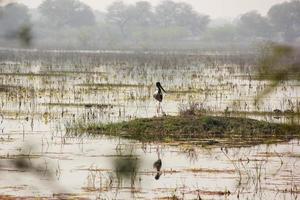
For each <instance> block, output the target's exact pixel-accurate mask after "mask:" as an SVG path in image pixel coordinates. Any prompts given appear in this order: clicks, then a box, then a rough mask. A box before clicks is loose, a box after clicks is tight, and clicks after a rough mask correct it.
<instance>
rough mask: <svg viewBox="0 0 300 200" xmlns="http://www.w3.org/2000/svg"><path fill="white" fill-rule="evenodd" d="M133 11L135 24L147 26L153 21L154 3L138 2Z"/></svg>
mask: <svg viewBox="0 0 300 200" xmlns="http://www.w3.org/2000/svg"><path fill="white" fill-rule="evenodd" d="M132 11H133V19H134V23H135V25H137V26H141V27H145V26H149V25H151V24H152V23H153V21H154V20H153V18H154V14H153V12H152V5H151V4H150V3H149V2H147V1H139V2H137V3H136V4H135V7H134V8H133V9H132Z"/></svg>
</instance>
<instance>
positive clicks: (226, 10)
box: [18, 0, 285, 19]
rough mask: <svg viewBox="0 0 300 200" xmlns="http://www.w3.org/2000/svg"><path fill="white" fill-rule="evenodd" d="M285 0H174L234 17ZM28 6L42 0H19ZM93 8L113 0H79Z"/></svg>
mask: <svg viewBox="0 0 300 200" xmlns="http://www.w3.org/2000/svg"><path fill="white" fill-rule="evenodd" d="M284 1H285V0H242V1H241V0H210V1H207V0H175V2H185V3H188V4H190V5H192V6H193V7H194V8H195V10H197V11H198V12H201V13H205V14H208V15H210V16H211V17H212V18H231V19H232V18H235V17H236V16H238V15H240V14H243V13H245V12H247V11H249V10H257V11H258V12H259V13H260V14H263V15H264V14H266V13H267V12H268V10H269V9H270V8H271V6H272V5H274V4H276V3H282V2H284ZM18 2H19V3H23V4H25V5H27V6H28V7H30V8H37V7H38V6H39V5H40V4H41V3H42V2H43V0H34V1H32V0H20V1H18ZM81 2H83V3H85V4H87V5H89V6H90V7H91V8H93V9H97V10H100V11H105V10H106V8H107V7H108V6H109V5H110V4H111V3H112V2H113V0H81ZM124 2H125V3H130V4H131V3H136V2H138V0H125V1H124ZM160 2H162V0H151V4H152V5H158V4H159V3H160Z"/></svg>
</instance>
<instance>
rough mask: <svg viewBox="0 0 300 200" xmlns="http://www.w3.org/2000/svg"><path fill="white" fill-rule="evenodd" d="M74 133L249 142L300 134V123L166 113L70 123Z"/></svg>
mask: <svg viewBox="0 0 300 200" xmlns="http://www.w3.org/2000/svg"><path fill="white" fill-rule="evenodd" d="M66 127H67V133H68V134H72V135H76V136H79V135H83V134H88V135H108V136H117V137H122V138H127V139H134V140H139V141H142V142H168V143H169V142H180V141H190V142H192V141H193V142H194V141H201V142H200V144H202V145H218V144H221V145H223V144H227V145H233V146H247V145H255V144H269V143H275V142H278V141H288V140H290V139H293V138H299V136H300V126H298V125H285V124H275V123H269V122H264V121H258V120H253V119H246V118H234V117H217V116H201V115H187V116H184V115H181V116H165V117H154V118H142V119H135V120H132V121H128V122H120V123H111V124H97V123H88V124H87V123H83V122H76V123H74V124H68V126H66Z"/></svg>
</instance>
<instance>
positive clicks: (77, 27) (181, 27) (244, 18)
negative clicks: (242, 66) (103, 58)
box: [0, 0, 300, 49]
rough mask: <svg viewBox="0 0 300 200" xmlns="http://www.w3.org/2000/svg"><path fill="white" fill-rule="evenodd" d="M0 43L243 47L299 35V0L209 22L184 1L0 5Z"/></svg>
mask: <svg viewBox="0 0 300 200" xmlns="http://www.w3.org/2000/svg"><path fill="white" fill-rule="evenodd" d="M0 27H1V28H0V46H3V47H18V46H19V45H20V43H19V41H22V43H21V45H23V46H30V47H39V48H56V49H164V48H165V49H168V48H169V49H172V48H175V49H177V48H179V49H185V48H210V47H211V48H213V47H222V46H224V47H226V46H230V45H232V46H239V45H240V46H247V45H251V44H253V43H257V42H264V41H280V42H287V43H292V42H295V41H299V40H300V1H289V2H285V3H281V4H276V5H274V6H272V7H271V8H270V10H269V11H268V13H267V15H266V16H262V15H260V14H259V13H258V12H256V11H250V12H247V13H245V14H243V15H241V16H239V17H237V19H236V20H234V21H233V22H227V23H222V24H219V25H213V20H211V19H210V18H209V16H207V15H204V14H201V13H199V12H197V11H195V10H194V9H193V7H192V6H191V5H189V4H187V3H183V2H179V3H177V2H173V1H171V0H165V1H163V2H161V3H160V4H158V5H157V6H152V5H151V4H150V3H149V2H147V1H139V2H137V3H135V4H125V3H124V2H122V1H115V2H113V3H112V4H111V5H109V6H108V8H107V11H106V12H100V11H97V10H93V9H92V8H90V7H89V6H88V5H86V4H84V3H82V2H80V1H78V0H45V1H44V2H43V3H42V4H41V5H40V6H39V7H38V8H37V9H29V8H27V7H26V6H25V5H22V4H18V3H9V4H7V5H5V6H2V7H0Z"/></svg>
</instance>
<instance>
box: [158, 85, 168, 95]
mask: <svg viewBox="0 0 300 200" xmlns="http://www.w3.org/2000/svg"><path fill="white" fill-rule="evenodd" d="M159 87H160V89H162V91H164V92H165V93H167V92H166V90H165V89H164V88H163V87H162V86H161V85H160V86H159Z"/></svg>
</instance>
